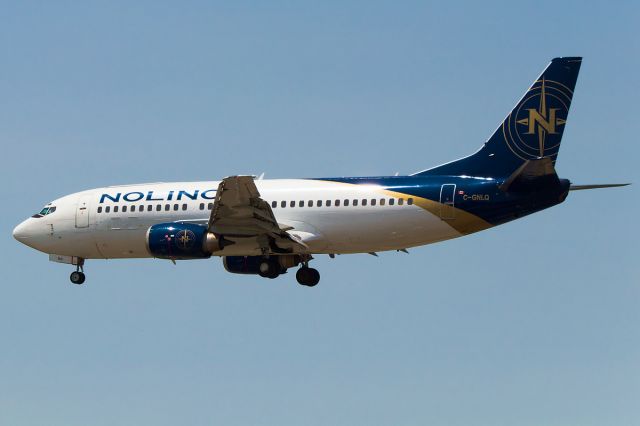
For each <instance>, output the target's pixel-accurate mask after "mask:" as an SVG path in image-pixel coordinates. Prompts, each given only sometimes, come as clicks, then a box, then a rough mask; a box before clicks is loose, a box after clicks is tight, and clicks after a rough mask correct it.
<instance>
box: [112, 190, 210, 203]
mask: <svg viewBox="0 0 640 426" xmlns="http://www.w3.org/2000/svg"><path fill="white" fill-rule="evenodd" d="M215 198H216V190H215V189H206V190H204V191H201V190H199V189H196V190H193V191H185V190H171V191H168V192H156V191H147V192H140V191H132V192H126V193H122V192H116V193H111V194H107V193H102V195H100V204H103V203H105V202H107V201H111V202H113V203H119V202H120V201H126V202H130V203H135V202H138V201H182V200H187V199H188V200H198V199H202V200H213V199H215Z"/></svg>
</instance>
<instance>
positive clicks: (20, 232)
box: [13, 220, 29, 244]
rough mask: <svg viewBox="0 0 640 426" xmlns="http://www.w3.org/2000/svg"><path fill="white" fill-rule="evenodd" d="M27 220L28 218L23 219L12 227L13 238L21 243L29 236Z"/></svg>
mask: <svg viewBox="0 0 640 426" xmlns="http://www.w3.org/2000/svg"><path fill="white" fill-rule="evenodd" d="M27 222H28V220H25V221H24V222H22V223H20V224H19V225H18V226H16V227H15V228H14V229H13V238H15V239H16V240H18V241H20V242H21V243H23V244H24V242H25V241H26V240H27V239H28V238H29V233H28V232H27V228H28V225H27Z"/></svg>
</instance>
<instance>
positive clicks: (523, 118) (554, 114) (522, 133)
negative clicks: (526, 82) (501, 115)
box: [502, 79, 573, 160]
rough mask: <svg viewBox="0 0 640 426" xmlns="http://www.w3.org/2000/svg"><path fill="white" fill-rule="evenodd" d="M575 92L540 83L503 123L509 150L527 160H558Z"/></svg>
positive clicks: (540, 81) (532, 88)
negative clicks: (547, 158)
mask: <svg viewBox="0 0 640 426" xmlns="http://www.w3.org/2000/svg"><path fill="white" fill-rule="evenodd" d="M572 96H573V92H572V91H571V90H569V89H568V88H567V87H566V86H564V85H563V84H561V83H558V82H555V81H552V80H545V79H542V80H538V81H536V82H535V84H534V85H533V86H532V87H531V89H529V91H528V92H527V94H526V95H525V97H524V99H523V100H522V101H521V102H520V104H519V105H518V106H517V107H516V108H515V109H514V110H513V111H512V112H511V114H510V115H509V117H508V118H507V120H505V122H504V123H503V126H502V131H503V134H504V139H505V142H506V143H507V145H508V146H509V149H511V151H512V152H513V153H514V154H515V155H516V156H518V157H520V158H521V159H523V160H534V159H537V158H542V157H555V156H556V155H557V154H558V149H559V148H560V140H561V138H562V132H563V130H564V125H565V123H566V122H567V114H568V112H569V106H570V105H571V98H572Z"/></svg>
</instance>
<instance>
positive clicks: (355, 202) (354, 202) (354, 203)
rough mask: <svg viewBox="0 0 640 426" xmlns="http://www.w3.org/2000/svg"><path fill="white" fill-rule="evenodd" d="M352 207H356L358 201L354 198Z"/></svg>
mask: <svg viewBox="0 0 640 426" xmlns="http://www.w3.org/2000/svg"><path fill="white" fill-rule="evenodd" d="M353 206H354V207H357V206H358V199H357V198H356V199H355V200H353Z"/></svg>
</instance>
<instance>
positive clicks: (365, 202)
mask: <svg viewBox="0 0 640 426" xmlns="http://www.w3.org/2000/svg"><path fill="white" fill-rule="evenodd" d="M362 205H363V206H366V205H367V199H366V198H363V199H362Z"/></svg>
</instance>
